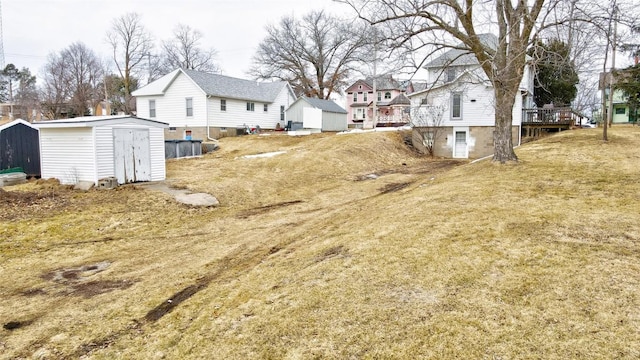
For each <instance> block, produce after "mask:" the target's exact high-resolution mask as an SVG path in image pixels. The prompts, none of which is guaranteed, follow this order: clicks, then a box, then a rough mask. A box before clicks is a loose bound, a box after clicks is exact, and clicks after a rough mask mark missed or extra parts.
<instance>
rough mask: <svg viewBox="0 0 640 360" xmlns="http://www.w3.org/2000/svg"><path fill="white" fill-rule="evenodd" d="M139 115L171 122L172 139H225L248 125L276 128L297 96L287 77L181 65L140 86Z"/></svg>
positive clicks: (138, 96)
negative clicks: (261, 78)
mask: <svg viewBox="0 0 640 360" xmlns="http://www.w3.org/2000/svg"><path fill="white" fill-rule="evenodd" d="M132 95H133V96H135V97H136V108H137V116H139V117H142V118H148V119H154V120H158V121H162V122H166V123H168V124H169V129H168V130H167V131H166V138H167V139H171V140H174V139H185V138H189V137H191V138H193V139H202V140H207V139H211V138H219V137H223V136H227V135H235V133H236V129H239V128H240V129H242V131H244V126H248V127H252V128H253V127H258V126H259V127H260V128H262V129H276V127H282V128H283V127H284V126H285V125H286V114H285V110H286V109H287V108H288V107H289V106H290V105H291V104H292V103H293V102H294V101H295V99H296V97H295V94H294V93H293V90H292V89H291V87H290V86H289V84H288V83H287V82H283V81H278V82H256V81H251V80H243V79H237V78H233V77H229V76H223V75H217V74H210V73H205V72H201V71H195V70H184V69H177V70H175V71H173V72H171V73H169V74H167V75H165V76H163V77H161V78H160V79H158V80H156V81H154V82H151V83H150V84H148V85H146V86H144V87H142V88H140V89H138V90H136V91H134V92H133V93H132Z"/></svg>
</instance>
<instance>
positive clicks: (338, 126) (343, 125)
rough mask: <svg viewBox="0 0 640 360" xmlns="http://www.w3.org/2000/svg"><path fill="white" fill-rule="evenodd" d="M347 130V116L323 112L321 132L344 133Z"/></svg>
mask: <svg viewBox="0 0 640 360" xmlns="http://www.w3.org/2000/svg"><path fill="white" fill-rule="evenodd" d="M345 130H347V114H339V113H332V112H326V111H325V112H323V114H322V131H345Z"/></svg>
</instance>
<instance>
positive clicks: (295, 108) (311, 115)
mask: <svg viewBox="0 0 640 360" xmlns="http://www.w3.org/2000/svg"><path fill="white" fill-rule="evenodd" d="M286 113H287V120H288V121H290V122H300V123H303V128H305V129H319V130H321V131H344V130H347V111H346V110H345V109H343V108H342V107H340V105H338V104H336V103H335V102H334V101H333V100H323V99H317V98H308V97H305V96H302V97H300V98H298V100H296V101H295V102H294V103H293V104H291V106H289V108H288V109H287V110H286Z"/></svg>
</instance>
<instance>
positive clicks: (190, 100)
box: [186, 98, 193, 116]
mask: <svg viewBox="0 0 640 360" xmlns="http://www.w3.org/2000/svg"><path fill="white" fill-rule="evenodd" d="M186 100H187V101H186V103H187V116H193V98H187V99H186Z"/></svg>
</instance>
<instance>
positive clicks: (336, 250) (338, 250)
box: [314, 245, 349, 263]
mask: <svg viewBox="0 0 640 360" xmlns="http://www.w3.org/2000/svg"><path fill="white" fill-rule="evenodd" d="M348 254H349V249H347V248H346V247H345V246H344V245H338V246H332V247H330V248H328V249H326V250H324V251H323V252H322V253H321V254H320V255H318V256H316V257H315V259H314V260H315V262H317V263H319V262H322V261H325V260H329V259H332V258H335V257H338V256H347V255H348Z"/></svg>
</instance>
